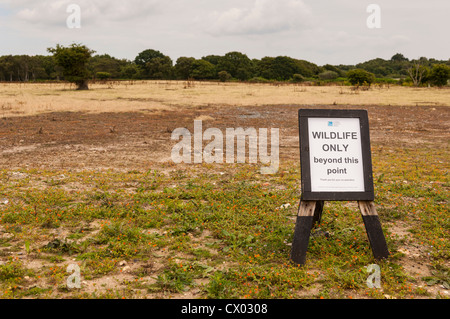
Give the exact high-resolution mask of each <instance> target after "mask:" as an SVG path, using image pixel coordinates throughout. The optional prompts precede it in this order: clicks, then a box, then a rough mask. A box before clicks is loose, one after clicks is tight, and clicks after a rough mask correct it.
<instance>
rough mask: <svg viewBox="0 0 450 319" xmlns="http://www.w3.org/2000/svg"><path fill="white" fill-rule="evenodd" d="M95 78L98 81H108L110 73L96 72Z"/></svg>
mask: <svg viewBox="0 0 450 319" xmlns="http://www.w3.org/2000/svg"><path fill="white" fill-rule="evenodd" d="M95 77H96V78H97V79H99V80H108V79H110V78H111V73H108V72H97V73H96V74H95Z"/></svg>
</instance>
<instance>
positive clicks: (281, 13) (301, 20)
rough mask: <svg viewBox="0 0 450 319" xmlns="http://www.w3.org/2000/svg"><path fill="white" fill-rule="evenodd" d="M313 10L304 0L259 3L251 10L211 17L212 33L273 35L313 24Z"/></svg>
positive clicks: (230, 11) (209, 30)
mask: <svg viewBox="0 0 450 319" xmlns="http://www.w3.org/2000/svg"><path fill="white" fill-rule="evenodd" d="M311 16H312V13H311V10H310V9H309V7H308V6H306V5H305V4H304V3H303V1H301V0H278V1H273V0H255V1H253V3H252V5H251V6H250V7H233V8H231V9H228V10H226V11H224V12H218V11H214V12H213V13H212V14H210V19H207V20H209V21H208V24H209V25H210V26H209V27H208V33H210V34H212V35H215V36H220V35H244V34H269V33H277V32H281V31H286V30H291V29H295V28H302V27H303V28H305V27H307V26H308V25H309V24H310V23H311Z"/></svg>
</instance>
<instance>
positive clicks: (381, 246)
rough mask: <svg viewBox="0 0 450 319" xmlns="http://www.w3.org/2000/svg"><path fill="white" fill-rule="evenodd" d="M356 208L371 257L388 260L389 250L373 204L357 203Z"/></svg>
mask: <svg viewBox="0 0 450 319" xmlns="http://www.w3.org/2000/svg"><path fill="white" fill-rule="evenodd" d="M358 206H359V209H360V211H361V215H362V218H363V221H364V226H365V227H366V232H367V237H368V238H369V243H370V246H371V247H372V252H373V256H374V257H375V258H376V259H382V258H388V257H389V250H388V247H387V244H386V239H385V237H384V234H383V229H382V228H381V223H380V219H379V217H378V214H377V210H376V208H375V205H374V203H373V202H372V201H358Z"/></svg>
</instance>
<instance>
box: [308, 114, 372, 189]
mask: <svg viewBox="0 0 450 319" xmlns="http://www.w3.org/2000/svg"><path fill="white" fill-rule="evenodd" d="M308 128H309V129H308V131H309V132H308V134H309V151H310V153H309V154H310V171H311V191H312V192H364V191H365V187H364V168H363V156H362V147H361V127H360V119H359V118H318V117H311V118H308Z"/></svg>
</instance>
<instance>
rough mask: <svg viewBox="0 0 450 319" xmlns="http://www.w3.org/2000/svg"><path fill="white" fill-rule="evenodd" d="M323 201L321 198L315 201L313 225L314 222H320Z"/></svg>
mask: <svg viewBox="0 0 450 319" xmlns="http://www.w3.org/2000/svg"><path fill="white" fill-rule="evenodd" d="M324 205H325V202H324V201H323V200H319V201H317V202H316V209H315V210H314V219H313V226H314V225H316V224H320V223H321V222H322V213H323V207H324Z"/></svg>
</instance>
